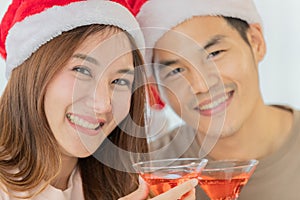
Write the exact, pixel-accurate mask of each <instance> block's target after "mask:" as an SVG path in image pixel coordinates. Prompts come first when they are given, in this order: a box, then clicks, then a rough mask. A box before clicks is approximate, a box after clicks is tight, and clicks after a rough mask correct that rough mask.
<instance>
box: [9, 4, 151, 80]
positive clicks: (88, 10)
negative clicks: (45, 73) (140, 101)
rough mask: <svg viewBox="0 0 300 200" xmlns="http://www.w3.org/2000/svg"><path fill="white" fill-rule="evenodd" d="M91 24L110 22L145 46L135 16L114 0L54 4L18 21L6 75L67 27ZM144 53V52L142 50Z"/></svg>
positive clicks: (13, 30)
mask: <svg viewBox="0 0 300 200" xmlns="http://www.w3.org/2000/svg"><path fill="white" fill-rule="evenodd" d="M90 24H107V25H114V26H117V27H120V28H121V29H123V30H126V31H127V32H128V33H129V34H131V35H132V37H133V38H134V39H135V41H136V44H137V47H138V48H139V49H141V50H142V49H144V45H145V44H144V38H143V34H142V32H141V30H140V28H139V24H138V23H137V21H136V19H135V18H134V16H133V15H132V14H131V13H130V12H129V11H128V10H127V9H126V8H124V7H123V6H121V5H120V4H118V3H115V2H111V1H100V0H90V1H89V0H88V1H79V2H74V3H71V4H69V5H66V6H54V7H52V8H49V9H47V10H45V11H43V12H41V13H39V14H35V15H32V16H29V17H27V18H25V19H24V20H23V21H21V22H18V23H16V24H15V25H14V26H13V27H12V28H11V29H10V30H9V33H8V36H7V39H6V51H7V59H6V77H9V75H10V73H11V71H12V70H13V69H14V68H15V67H17V66H19V65H20V64H22V63H23V62H24V61H25V60H26V59H28V58H29V57H30V56H31V54H32V53H33V52H35V51H36V50H37V49H38V48H39V47H40V46H42V45H43V44H45V43H46V42H48V41H50V40H51V39H53V38H54V37H56V36H58V35H60V34H61V33H62V32H64V31H69V30H72V29H74V28H76V27H79V26H84V25H90ZM142 53H143V52H142Z"/></svg>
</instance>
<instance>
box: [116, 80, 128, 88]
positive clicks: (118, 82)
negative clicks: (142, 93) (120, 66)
mask: <svg viewBox="0 0 300 200" xmlns="http://www.w3.org/2000/svg"><path fill="white" fill-rule="evenodd" d="M112 84H116V85H120V86H128V87H130V86H131V82H130V81H129V80H126V79H115V80H113V81H112Z"/></svg>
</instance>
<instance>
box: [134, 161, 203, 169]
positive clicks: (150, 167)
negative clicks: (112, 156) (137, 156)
mask: <svg viewBox="0 0 300 200" xmlns="http://www.w3.org/2000/svg"><path fill="white" fill-rule="evenodd" d="M176 161H199V162H197V163H195V162H192V163H187V164H178V165H175V166H172V165H171V166H170V164H171V163H173V162H176ZM207 162H208V160H207V159H205V158H170V159H159V160H147V161H141V162H137V163H134V164H133V165H132V166H133V167H134V168H135V169H136V170H138V171H140V170H139V169H144V170H145V171H155V170H159V169H165V168H168V169H178V168H182V167H193V166H198V167H202V168H203V167H204V166H205V165H206V164H207ZM157 163H164V165H161V166H155V164H157ZM143 164H145V165H147V164H150V165H149V166H142V165H143ZM151 164H154V166H151ZM146 169H147V170H146Z"/></svg>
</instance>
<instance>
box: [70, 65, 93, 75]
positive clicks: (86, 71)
mask: <svg viewBox="0 0 300 200" xmlns="http://www.w3.org/2000/svg"><path fill="white" fill-rule="evenodd" d="M73 71H76V72H78V73H81V74H83V75H87V76H92V74H91V72H90V70H89V69H88V68H86V67H83V66H76V67H74V68H73Z"/></svg>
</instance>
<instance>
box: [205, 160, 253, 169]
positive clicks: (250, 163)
mask: <svg viewBox="0 0 300 200" xmlns="http://www.w3.org/2000/svg"><path fill="white" fill-rule="evenodd" d="M221 162H240V163H243V164H241V165H238V166H232V167H230V166H229V167H226V166H225V167H216V168H209V163H221ZM258 163H259V161H258V160H256V159H250V160H235V159H233V160H215V161H208V163H207V165H206V166H205V168H203V170H202V171H203V172H205V171H221V170H232V169H241V168H244V167H253V166H257V165H258Z"/></svg>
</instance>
